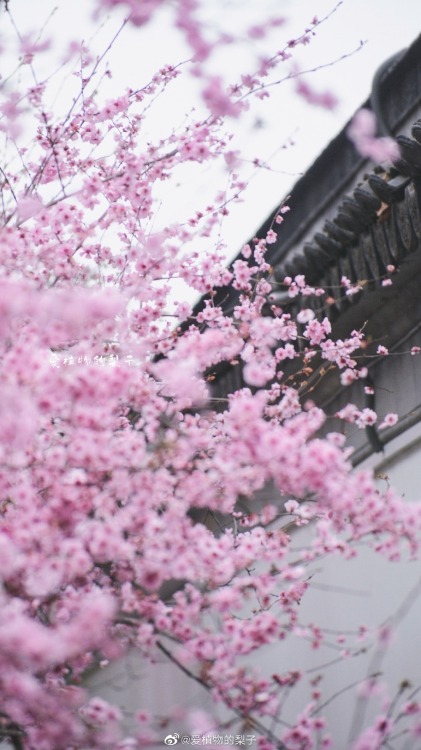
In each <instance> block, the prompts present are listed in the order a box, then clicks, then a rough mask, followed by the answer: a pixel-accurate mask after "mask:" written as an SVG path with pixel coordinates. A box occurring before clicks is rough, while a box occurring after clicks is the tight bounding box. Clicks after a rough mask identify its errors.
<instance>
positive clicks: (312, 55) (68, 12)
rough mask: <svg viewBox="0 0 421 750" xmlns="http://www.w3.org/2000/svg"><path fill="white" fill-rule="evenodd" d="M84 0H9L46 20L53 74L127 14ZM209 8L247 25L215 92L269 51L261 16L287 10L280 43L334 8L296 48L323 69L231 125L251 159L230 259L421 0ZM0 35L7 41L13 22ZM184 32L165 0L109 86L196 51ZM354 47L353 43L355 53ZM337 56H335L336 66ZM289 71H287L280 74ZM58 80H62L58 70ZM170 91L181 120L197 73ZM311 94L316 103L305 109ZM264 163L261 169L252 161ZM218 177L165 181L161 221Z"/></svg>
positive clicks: (337, 122)
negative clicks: (74, 50)
mask: <svg viewBox="0 0 421 750" xmlns="http://www.w3.org/2000/svg"><path fill="white" fill-rule="evenodd" d="M105 5H106V4H105ZM148 5H149V4H148V3H142V8H143V7H148ZM151 5H154V7H155V5H159V4H155V3H152V4H151ZM82 6H83V4H81V5H80V6H77V10H76V11H75V4H74V2H72V0H59V1H58V2H57V1H56V2H54V0H43V2H42V4H41V5H40V4H37V3H33V2H32V0H20V1H19V2H15V3H13V14H14V17H15V19H16V22H17V24H18V26H19V30H20V31H21V32H22V33H25V30H27V31H28V32H29V30H33V29H34V28H35V29H38V30H40V29H42V28H43V27H44V26H45V31H43V32H42V35H41V36H42V37H43V36H45V38H47V37H49V36H52V37H53V38H54V50H51V51H50V52H47V53H46V54H45V56H44V59H45V65H46V68H48V67H49V70H51V71H52V70H53V69H54V65H53V64H52V60H56V61H59V60H60V59H63V57H64V56H65V51H66V50H67V49H68V47H69V44H70V43H71V42H72V41H79V42H80V41H81V40H82V39H83V40H85V41H86V43H87V44H88V46H90V47H91V46H92V47H93V48H94V49H97V50H98V51H101V50H103V49H104V45H106V41H107V40H108V41H109V40H110V38H111V37H112V35H113V32H115V30H116V29H117V28H118V25H119V23H120V22H121V20H122V19H123V18H124V8H123V6H119V7H117V4H115V3H111V2H110V3H109V6H110V8H109V9H110V17H109V19H108V20H104V16H103V14H102V15H101V16H100V20H99V19H96V20H93V19H92V16H91V15H90V14H89V11H88V9H87V8H83V7H82ZM335 7H336V10H335V11H334V12H333V13H331V12H332V11H333V9H334V8H335ZM203 13H204V20H205V23H206V24H207V26H208V28H211V29H213V27H215V29H217V28H218V27H219V26H220V27H223V28H224V29H227V28H232V29H233V31H235V32H236V33H237V32H238V31H239V30H240V31H241V29H242V28H244V29H248V30H249V31H248V34H247V38H246V39H245V44H244V47H243V53H242V54H238V48H236V54H235V56H233V55H232V54H230V46H229V45H227V47H226V49H225V52H222V53H218V54H216V55H215V54H214V55H213V57H212V61H211V62H212V66H213V69H214V73H215V76H214V79H213V80H212V81H210V82H209V83H208V94H209V96H210V97H211V96H212V92H213V94H214V93H215V89H216V87H217V86H218V81H219V79H220V78H221V79H225V80H234V79H236V78H238V77H239V76H241V74H242V73H243V71H244V70H247V71H249V69H250V60H252V59H253V55H258V54H260V52H261V51H262V50H264V49H265V38H264V34H262V33H261V27H260V25H259V22H261V19H262V17H263V16H264V17H265V18H266V17H267V16H270V15H272V17H278V18H280V19H285V23H279V26H278V28H277V30H276V34H277V35H278V36H279V39H280V40H288V39H290V38H295V37H297V36H298V35H299V34H300V33H302V32H303V29H304V28H305V27H306V25H308V24H309V23H310V22H311V20H312V18H313V17H314V15H315V14H317V17H318V18H323V17H324V16H326V15H328V14H329V13H331V17H330V18H329V20H328V21H326V22H325V23H323V24H321V25H320V27H318V29H317V34H316V36H315V38H314V39H312V41H311V44H309V45H307V46H305V45H303V46H301V47H300V49H296V50H294V66H295V67H296V69H297V70H298V69H300V70H307V69H310V70H313V69H314V68H318V67H320V66H326V67H324V68H323V69H322V70H318V72H317V76H315V75H314V74H312V73H310V74H308V75H306V76H304V77H300V78H299V79H296V80H291V81H285V82H284V83H283V84H281V85H280V86H278V87H276V86H274V87H272V88H271V89H269V90H268V92H269V93H270V97H268V98H267V99H266V98H265V99H263V100H262V101H261V104H260V108H256V102H254V103H253V113H252V114H250V116H249V117H247V116H244V115H243V116H242V117H241V123H240V124H238V125H237V123H235V122H234V120H232V121H231V122H230V129H232V130H233V132H234V134H235V135H234V139H233V142H232V150H233V151H234V152H235V149H236V148H237V146H238V147H239V148H240V149H241V150H242V152H246V153H247V154H248V158H249V164H248V165H247V169H246V173H247V185H248V199H247V203H246V204H245V205H243V206H242V205H237V206H236V207H235V208H233V210H232V211H230V215H229V216H227V217H226V218H225V219H224V227H223V232H224V238H225V241H226V245H227V249H226V254H227V257H232V256H233V255H235V254H236V253H237V252H238V250H239V248H240V247H241V244H242V243H243V242H245V241H247V240H248V238H249V237H250V236H252V235H253V233H254V232H255V230H256V228H257V227H258V226H259V225H260V223H261V222H262V221H263V220H264V219H265V218H266V216H267V215H268V213H269V211H270V210H271V209H272V208H273V207H274V206H275V205H276V204H277V203H279V201H280V200H281V199H282V197H284V196H285V195H286V194H287V193H288V190H289V189H290V188H291V186H292V184H293V183H294V182H295V181H296V180H297V179H298V178H299V176H300V175H301V174H302V173H303V172H304V171H305V169H306V168H307V167H308V166H309V164H310V163H311V162H312V161H313V160H314V159H315V158H316V156H317V155H318V154H319V153H320V151H321V150H322V148H323V147H324V146H325V145H326V144H327V143H328V142H329V140H330V139H331V138H333V137H334V135H335V134H336V133H337V132H338V130H339V129H340V128H342V127H343V126H344V124H345V123H346V122H347V121H348V120H349V119H350V118H351V116H352V115H353V113H354V112H355V111H356V110H357V109H358V108H359V106H360V105H361V103H362V102H363V101H364V99H365V98H366V97H367V96H368V95H369V93H370V88H371V82H372V79H373V76H374V74H375V72H376V70H377V69H378V67H379V66H380V65H381V64H382V62H384V60H386V59H387V58H388V57H390V56H391V55H393V54H394V53H395V52H397V51H399V50H401V49H403V48H405V47H407V46H408V45H409V44H410V43H411V42H412V41H413V39H414V38H415V36H416V35H417V31H418V25H417V23H418V18H419V4H418V2H417V0H402V2H400V3H399V4H397V3H396V2H395V1H394V0H370V2H366V0H342V2H339V3H338V2H336V1H335V0H319V2H309V0H282V2H277V1H276V0H261V2H260V0H259V2H257V1H256V0H246V1H244V0H242V1H241V2H240V0H225V1H224V2H223V0H215V1H214V2H212V3H209V4H208V5H207V6H206V5H205V9H204V11H203ZM250 30H251V31H250ZM253 30H254V33H252V32H253ZM1 33H2V34H3V40H6V41H7V35H8V29H7V26H6V25H5V26H4V29H3V30H1ZM186 36H187V34H184V35H183V30H180V34H179V36H178V39H177V37H176V36H175V35H174V34H172V33H171V31H170V14H169V13H168V12H167V9H166V3H161V6H160V10H159V11H158V12H155V16H154V17H153V20H152V21H151V22H150V23H148V24H147V25H146V26H145V27H142V26H140V27H134V28H131V29H126V30H125V33H124V44H122V45H119V44H118V43H117V44H116V45H115V46H114V48H113V49H112V50H111V51H110V55H109V57H110V65H111V67H112V70H113V78H112V80H111V81H110V82H109V87H108V91H109V92H110V94H111V95H118V93H119V92H120V91H121V90H123V89H124V88H125V87H126V86H127V85H130V86H133V87H134V88H136V87H141V86H142V85H144V84H145V83H146V82H147V81H149V79H150V78H151V76H152V75H153V74H154V73H155V71H156V70H157V69H158V68H160V67H162V66H163V65H165V64H167V63H170V64H177V63H180V62H182V61H184V60H186V59H187V58H188V57H189V56H190V55H191V51H190V49H189V48H188V45H187V43H186ZM261 36H263V38H260V37H261ZM272 39H273V34H272ZM361 43H363V44H362V45H361ZM6 48H7V47H6ZM354 50H358V51H357V52H355V54H350V53H352V52H353V51H354ZM53 52H54V54H53ZM340 58H343V59H340ZM335 60H338V63H337V64H335V65H330V63H332V62H333V61H335ZM292 69H295V68H294V67H293V66H290V68H289V70H292ZM281 73H282V75H281ZM283 77H284V72H283V71H281V72H280V75H279V78H283ZM56 80H57V83H58V81H59V77H58V78H56ZM62 85H63V82H62V80H61V79H60V84H59V86H57V89H56V93H55V96H56V99H55V104H57V103H58V102H59V101H60V89H61V88H62ZM53 88H54V84H53ZM172 90H174V88H173V89H172ZM296 93H298V94H299V96H296V95H295V94H296ZM173 97H174V99H173V102H172V111H173V116H174V122H175V124H176V125H178V124H179V123H181V122H182V121H183V118H184V117H185V115H186V113H187V112H189V111H190V110H191V108H192V105H193V103H194V104H195V106H196V104H197V82H196V85H195V82H194V81H192V80H190V82H189V83H187V82H186V77H185V76H183V82H182V83H180V84H179V87H178V89H176V93H175V94H173ZM309 102H310V103H311V104H313V105H314V106H313V107H312V109H310V110H309V108H308V103H309ZM231 106H232V105H231ZM167 125H168V114H167V110H166V102H165V103H163V107H162V109H160V107H159V105H158V106H155V109H154V115H153V118H152V119H151V128H153V131H154V135H156V133H159V132H161V131H162V132H163V133H164V131H165V128H166V126H167ZM257 164H258V165H263V168H257V167H256V165H257ZM217 184H221V172H220V168H217V167H213V168H210V167H209V166H207V167H206V169H204V170H202V171H200V170H197V169H195V170H188V169H187V170H186V171H185V172H184V173H183V174H182V175H181V177H180V181H179V182H178V183H174V182H172V183H171V184H169V185H168V186H167V188H166V192H164V194H163V206H162V210H161V214H160V215H159V216H158V217H157V219H156V220H157V221H161V222H162V224H163V225H165V224H166V223H168V222H169V221H173V220H176V219H178V218H179V214H180V210H181V211H187V212H188V213H190V210H191V206H192V205H194V202H195V198H196V195H197V194H198V191H200V193H201V194H202V195H203V194H204V193H206V192H208V193H209V195H213V194H214V192H215V185H217ZM180 187H182V190H180Z"/></svg>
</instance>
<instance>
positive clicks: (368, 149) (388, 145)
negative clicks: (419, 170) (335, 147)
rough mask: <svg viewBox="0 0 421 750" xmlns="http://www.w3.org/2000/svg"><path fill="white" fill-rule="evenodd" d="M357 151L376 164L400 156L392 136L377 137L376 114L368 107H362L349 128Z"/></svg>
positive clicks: (349, 133) (348, 131)
mask: <svg viewBox="0 0 421 750" xmlns="http://www.w3.org/2000/svg"><path fill="white" fill-rule="evenodd" d="M347 133H348V137H349V138H350V140H351V141H352V142H353V144H354V146H355V148H356V149H357V151H358V152H359V153H360V154H361V156H364V157H365V158H368V159H371V160H372V161H374V163H375V164H381V163H382V162H383V161H390V160H391V161H393V160H394V159H398V158H399V155H400V153H399V147H398V145H397V143H395V141H394V140H393V139H392V138H389V137H383V138H376V116H375V114H374V112H371V110H368V109H360V110H359V112H357V114H356V115H355V116H354V119H353V120H352V122H351V124H350V126H349V127H348V130H347Z"/></svg>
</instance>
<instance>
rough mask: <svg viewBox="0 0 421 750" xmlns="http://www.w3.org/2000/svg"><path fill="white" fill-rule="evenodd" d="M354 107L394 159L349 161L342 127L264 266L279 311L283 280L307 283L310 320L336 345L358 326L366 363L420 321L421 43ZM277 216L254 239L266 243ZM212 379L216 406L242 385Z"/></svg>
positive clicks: (227, 301)
mask: <svg viewBox="0 0 421 750" xmlns="http://www.w3.org/2000/svg"><path fill="white" fill-rule="evenodd" d="M362 106H363V107H367V108H373V109H375V111H376V114H377V115H378V120H379V121H380V122H381V123H382V130H383V133H382V134H384V130H385V129H387V130H388V131H389V132H390V133H391V134H393V135H394V136H395V137H396V138H397V141H398V143H399V145H400V148H401V156H402V158H401V159H399V160H398V161H397V162H395V163H394V164H386V165H384V166H382V167H380V168H376V169H374V168H373V166H372V165H370V163H369V162H368V161H367V160H365V159H363V158H362V157H361V156H359V155H358V154H357V153H356V151H355V149H354V147H353V145H352V143H351V142H350V141H349V139H348V137H347V134H346V131H347V128H348V125H347V126H346V127H345V128H344V129H343V130H342V131H341V132H340V133H339V134H338V136H337V137H336V138H335V139H334V140H333V141H332V142H331V143H330V144H329V145H328V146H327V148H326V149H325V150H324V151H323V152H322V154H321V155H320V156H319V157H318V159H317V160H316V161H315V162H314V164H313V165H312V166H311V167H310V169H309V170H308V171H307V172H306V174H305V175H304V176H303V177H302V178H301V179H300V180H299V181H298V182H297V183H296V185H295V186H294V187H293V189H292V191H291V193H290V197H289V199H288V205H289V206H290V208H291V212H290V213H289V214H288V215H287V218H286V220H285V222H284V224H282V227H281V229H280V231H279V233H278V241H277V242H276V243H275V244H274V245H271V246H270V249H269V250H268V253H267V260H268V262H269V263H270V264H271V266H272V269H273V272H272V275H271V278H272V281H273V290H274V295H275V298H276V297H278V299H279V301H280V306H281V307H282V304H283V303H285V301H286V300H287V295H286V294H285V292H286V289H285V287H283V286H282V282H283V279H284V277H285V275H289V276H295V275H297V274H305V275H306V277H307V280H308V282H309V283H311V284H313V285H317V286H319V287H322V288H324V289H326V291H327V296H328V297H330V302H329V305H328V306H326V302H323V301H318V300H317V299H316V298H314V299H313V302H312V303H311V304H313V305H314V309H315V312H316V313H317V314H318V315H326V314H327V315H329V317H330V319H331V321H332V324H333V329H334V331H333V333H334V335H335V336H337V337H343V336H346V335H347V333H349V331H351V330H352V329H354V328H361V327H362V326H364V329H365V333H366V336H367V339H368V341H369V342H370V340H372V341H373V344H372V347H371V349H370V347H369V348H368V350H367V353H368V354H370V353H371V354H372V353H373V352H374V351H375V349H376V348H377V344H378V343H382V344H384V345H386V346H388V347H390V348H391V347H393V346H396V345H398V342H399V341H401V340H402V339H403V338H405V336H408V335H409V332H410V331H411V330H412V329H414V327H416V326H417V325H418V324H419V323H420V321H421V293H420V292H421V119H420V115H421V36H420V37H419V38H418V39H417V40H416V41H415V42H414V43H413V44H412V45H411V47H410V48H409V49H408V50H406V51H404V52H403V53H401V54H399V55H397V56H395V57H394V58H393V59H392V60H390V61H388V62H386V63H385V65H384V66H382V68H381V69H380V72H379V74H378V75H377V76H376V78H375V84H374V90H373V94H372V96H371V97H370V99H369V100H367V101H366V102H364V103H363V105H362ZM278 206H279V203H278ZM275 215H276V211H275V212H273V213H272V214H271V215H270V216H269V217H268V219H267V220H266V221H265V222H264V224H263V225H262V226H261V228H260V229H259V231H258V232H257V233H256V236H257V237H265V236H266V234H267V232H268V230H269V229H270V228H271V226H272V223H273V219H274V217H275ZM389 266H395V268H396V269H397V271H396V273H394V274H393V276H392V280H393V284H392V286H390V287H383V286H382V281H383V280H384V279H385V278H386V277H388V276H390V272H389V271H388V267H389ZM342 276H346V277H347V278H348V279H349V280H350V282H351V283H352V284H357V283H358V282H359V283H360V284H361V286H362V291H361V292H359V293H358V294H357V295H355V296H352V297H349V296H347V295H346V292H345V289H344V288H343V286H341V277H342ZM238 299H239V293H238V292H236V291H235V290H233V289H232V288H222V289H219V290H218V292H217V294H216V296H215V297H214V303H215V304H216V305H221V307H222V308H223V309H224V310H226V311H227V312H229V311H231V310H232V309H233V308H234V307H235V305H236V303H237V301H238ZM320 300H321V298H320ZM325 300H326V297H325ZM202 304H203V302H202ZM287 304H289V305H290V308H291V307H294V305H297V304H299V303H297V302H295V301H293V302H292V303H291V302H287ZM305 304H306V306H307V307H308V306H309V299H306V303H305ZM199 305H200V303H199ZM197 309H199V306H198V308H197ZM269 310H270V304H268V312H269ZM370 362H371V361H370ZM215 374H216V380H215V383H214V394H215V396H223V395H226V394H227V393H230V392H231V391H233V390H235V389H236V388H238V387H240V386H241V385H242V378H241V367H240V366H236V367H232V366H230V365H228V364H227V365H226V366H220V367H219V368H218V369H217V371H216V373H215ZM337 392H338V387H337V386H336V387H335V384H334V383H333V381H332V380H330V379H329V378H325V379H323V380H322V381H321V382H320V384H319V385H318V386H317V388H316V389H315V390H314V391H313V395H314V396H315V398H316V400H317V401H318V402H319V403H321V404H322V405H326V404H328V403H329V402H330V401H332V400H333V399H334V398H335V397H336V396H335V394H337Z"/></svg>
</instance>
